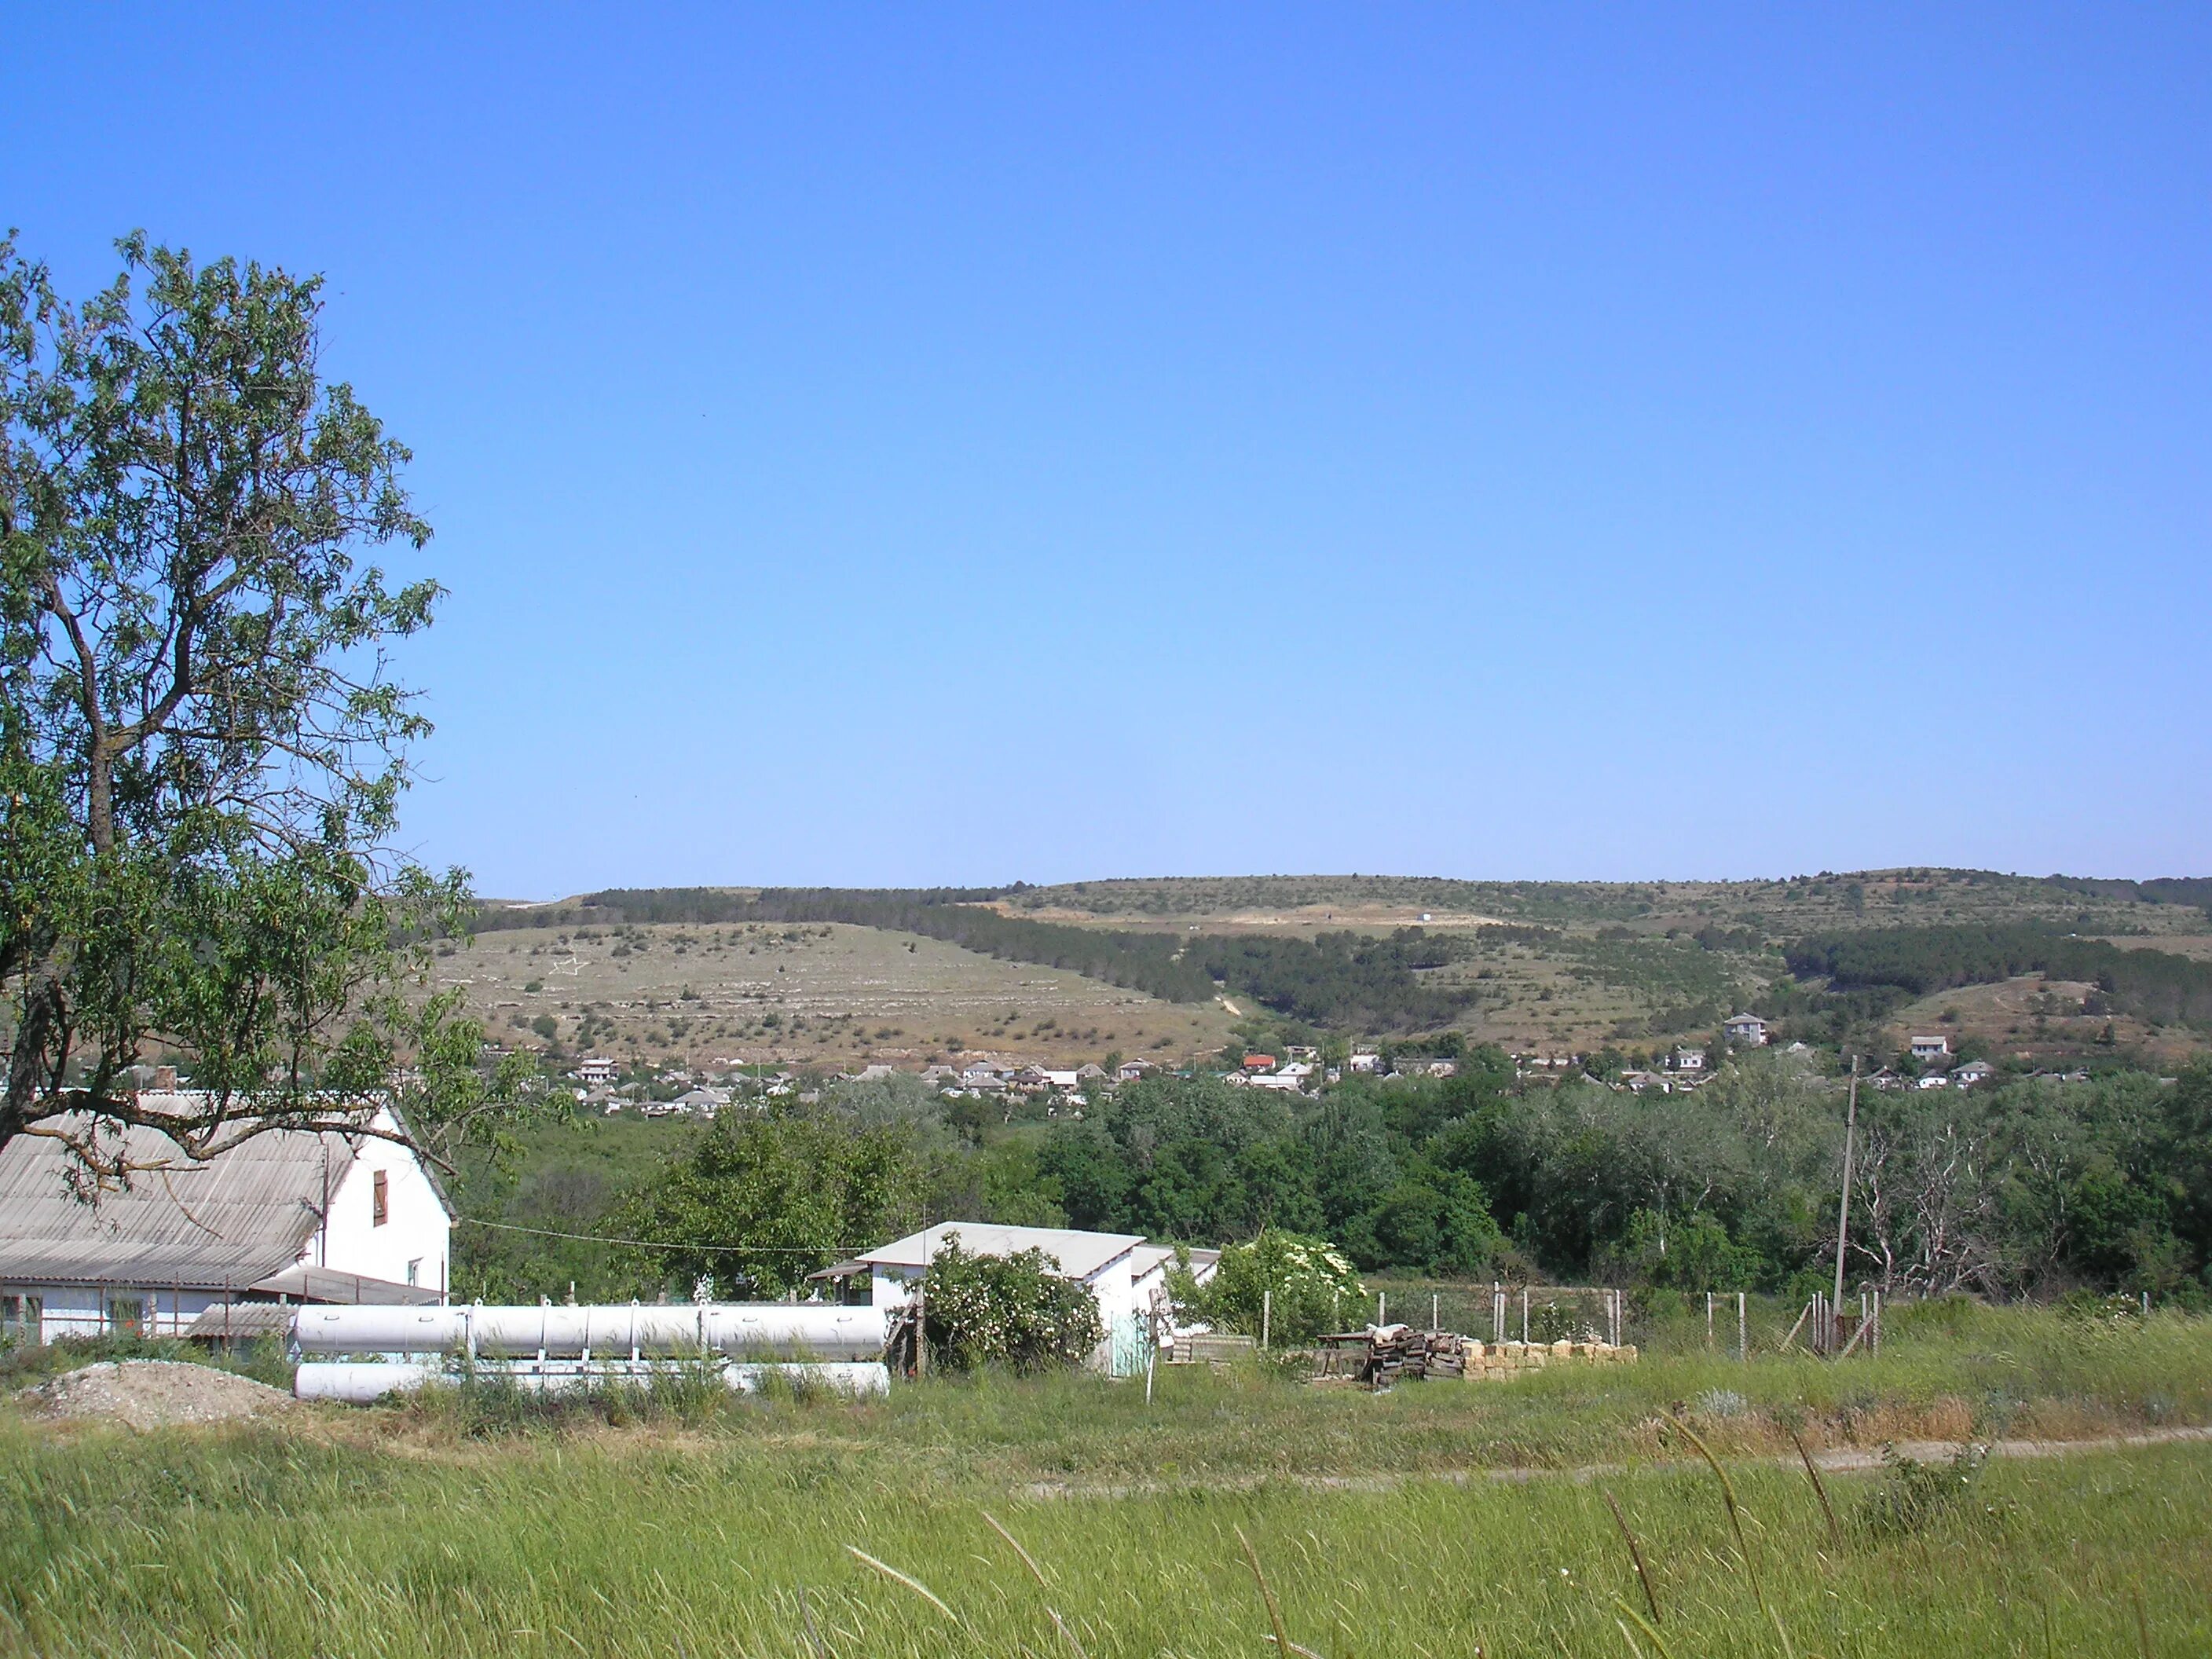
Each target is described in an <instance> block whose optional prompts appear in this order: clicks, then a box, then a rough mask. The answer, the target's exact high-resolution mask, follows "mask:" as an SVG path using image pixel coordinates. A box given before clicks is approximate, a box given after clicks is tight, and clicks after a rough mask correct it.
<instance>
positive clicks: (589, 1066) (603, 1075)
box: [576, 1054, 622, 1089]
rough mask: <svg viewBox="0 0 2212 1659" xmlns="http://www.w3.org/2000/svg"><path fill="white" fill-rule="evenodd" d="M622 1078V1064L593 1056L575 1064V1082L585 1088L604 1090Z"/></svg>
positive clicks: (618, 1061)
mask: <svg viewBox="0 0 2212 1659" xmlns="http://www.w3.org/2000/svg"><path fill="white" fill-rule="evenodd" d="M621 1076H622V1062H621V1061H620V1060H602V1059H600V1058H599V1056H598V1055H596V1054H594V1055H592V1056H589V1057H587V1058H586V1059H583V1060H578V1061H577V1062H576V1081H577V1082H579V1083H580V1084H582V1085H584V1086H585V1087H586V1088H587V1089H589V1088H594V1087H597V1088H601V1089H604V1088H605V1087H606V1086H607V1085H609V1084H611V1083H613V1082H615V1081H617V1079H619V1078H620V1077H621Z"/></svg>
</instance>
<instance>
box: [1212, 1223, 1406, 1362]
mask: <svg viewBox="0 0 2212 1659" xmlns="http://www.w3.org/2000/svg"><path fill="white" fill-rule="evenodd" d="M1170 1290H1171V1291H1172V1292H1173V1293H1174V1294H1175V1296H1176V1302H1177V1304H1178V1307H1179V1309H1180V1310H1181V1311H1182V1313H1183V1314H1184V1315H1185V1316H1188V1317H1194V1318H1198V1319H1202V1320H1205V1321H1206V1322H1207V1323H1209V1324H1211V1325H1213V1326H1216V1327H1218V1328H1220V1329H1222V1330H1226V1331H1241V1332H1243V1333H1245V1334H1249V1335H1252V1336H1257V1335H1259V1334H1260V1325H1261V1313H1262V1310H1263V1308H1264V1310H1266V1313H1267V1332H1268V1335H1269V1338H1270V1340H1274V1341H1279V1342H1285V1343H1290V1342H1304V1341H1308V1340H1311V1339H1312V1338H1314V1337H1316V1336H1318V1335H1319V1334H1321V1333H1322V1332H1323V1331H1329V1330H1336V1329H1339V1328H1341V1323H1342V1322H1343V1321H1345V1320H1346V1319H1350V1320H1352V1321H1354V1322H1358V1321H1361V1320H1364V1318H1365V1312H1364V1310H1365V1307H1366V1302H1367V1290H1366V1287H1365V1286H1364V1285H1362V1284H1361V1283H1360V1282H1359V1271H1358V1268H1356V1267H1353V1266H1352V1262H1351V1261H1350V1260H1349V1259H1348V1258H1347V1257H1346V1255H1345V1254H1344V1253H1343V1252H1342V1251H1341V1250H1340V1249H1337V1248H1336V1247H1335V1246H1334V1244H1331V1243H1329V1242H1328V1240H1327V1239H1325V1238H1311V1237H1306V1236H1305V1235H1304V1234H1300V1233H1291V1232H1285V1231H1281V1230H1280V1229H1279V1228H1274V1227H1269V1228H1267V1229H1264V1230H1263V1231H1261V1233H1260V1235H1259V1236H1258V1237H1255V1238H1253V1239H1251V1240H1249V1241H1248V1242H1247V1243H1243V1244H1232V1245H1231V1246H1230V1247H1229V1248H1228V1249H1225V1250H1224V1251H1222V1253H1221V1261H1220V1263H1219V1264H1218V1266H1217V1267H1215V1269H1214V1273H1213V1277H1212V1279H1211V1280H1210V1281H1209V1282H1208V1283H1206V1284H1205V1285H1197V1284H1195V1283H1194V1282H1193V1280H1192V1279H1191V1277H1190V1275H1189V1274H1188V1272H1187V1271H1183V1272H1178V1273H1176V1275H1175V1276H1174V1277H1173V1278H1172V1279H1170Z"/></svg>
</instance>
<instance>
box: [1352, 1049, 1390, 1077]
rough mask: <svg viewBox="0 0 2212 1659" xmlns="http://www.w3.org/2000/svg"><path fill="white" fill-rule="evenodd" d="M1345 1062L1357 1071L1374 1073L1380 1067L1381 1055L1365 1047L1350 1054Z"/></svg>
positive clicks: (1378, 1070) (1381, 1062)
mask: <svg viewBox="0 0 2212 1659" xmlns="http://www.w3.org/2000/svg"><path fill="white" fill-rule="evenodd" d="M1345 1064H1346V1066H1350V1067H1351V1068H1352V1070H1353V1071H1355V1072H1358V1073H1375V1072H1380V1071H1381V1070H1382V1069H1383V1056H1382V1055H1380V1054H1373V1053H1370V1052H1369V1051H1367V1050H1365V1049H1363V1050H1361V1051H1360V1052H1359V1053H1358V1054H1354V1055H1352V1058H1351V1059H1349V1060H1346V1062H1345Z"/></svg>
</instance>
